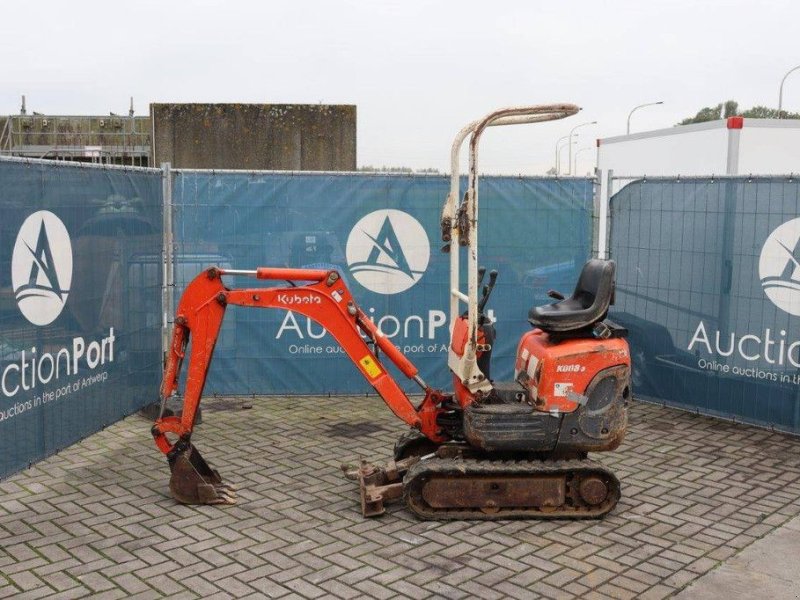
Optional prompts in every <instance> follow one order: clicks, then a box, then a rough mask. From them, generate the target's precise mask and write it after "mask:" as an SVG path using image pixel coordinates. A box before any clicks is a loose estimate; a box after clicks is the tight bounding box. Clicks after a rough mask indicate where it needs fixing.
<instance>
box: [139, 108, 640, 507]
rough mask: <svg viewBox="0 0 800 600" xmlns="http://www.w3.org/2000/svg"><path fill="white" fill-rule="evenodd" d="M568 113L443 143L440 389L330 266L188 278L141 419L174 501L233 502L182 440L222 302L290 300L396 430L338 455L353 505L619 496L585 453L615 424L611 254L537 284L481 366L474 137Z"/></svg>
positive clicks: (496, 120) (552, 502) (610, 442)
mask: <svg viewBox="0 0 800 600" xmlns="http://www.w3.org/2000/svg"><path fill="white" fill-rule="evenodd" d="M578 110H579V109H578V107H577V106H574V105H571V104H552V105H537V106H526V107H512V108H505V109H501V110H497V111H494V112H492V113H490V114H489V115H487V116H486V117H484V118H483V119H480V120H478V121H475V122H472V123H470V124H469V125H467V126H466V127H464V128H463V129H462V130H461V131H460V132H459V133H458V135H457V136H456V139H455V140H454V142H453V145H452V149H451V181H450V193H449V195H448V197H447V200H446V201H445V205H444V209H443V212H442V219H441V227H442V239H443V240H444V241H445V242H446V245H445V247H444V250H445V251H449V256H450V334H451V340H450V344H449V353H448V367H449V369H450V371H451V373H452V379H453V389H452V391H443V390H438V389H433V388H431V387H430V386H429V385H428V384H427V383H426V382H425V381H424V380H423V379H422V378H421V377H420V375H419V372H418V370H417V367H415V366H414V364H413V363H412V362H411V361H409V360H408V358H406V357H405V356H404V355H403V353H402V352H401V351H400V350H399V349H398V348H397V347H396V346H395V345H394V344H393V343H392V342H391V341H390V340H389V339H388V338H387V337H385V336H384V335H383V334H382V333H381V331H380V330H379V329H378V327H376V325H375V324H374V323H373V322H372V321H371V320H370V319H369V317H368V316H367V315H366V314H365V313H364V311H363V310H362V309H361V308H360V307H359V305H358V303H357V302H356V300H355V298H354V297H353V295H352V294H351V292H350V290H349V289H348V288H347V286H346V284H345V281H344V279H343V278H342V277H341V276H340V274H339V273H338V272H337V271H335V270H324V269H293V268H271V267H263V268H258V269H255V270H252V271H250V270H248V271H243V270H233V269H222V268H219V267H211V268H208V269H206V270H205V271H203V272H202V273H200V274H199V275H198V276H197V277H196V278H195V279H194V280H193V281H191V283H189V285H188V286H187V287H186V289H185V291H184V292H183V295H182V297H181V299H180V301H179V304H178V307H177V314H176V317H175V321H174V329H173V332H172V341H171V346H170V348H169V352H168V356H167V358H166V366H165V373H164V379H163V382H162V386H161V413H160V417H159V418H158V420H157V421H156V422H155V424H154V425H153V428H152V433H153V436H154V438H155V442H156V445H157V446H158V447H159V449H160V450H161V451H162V452H163V453H164V454H166V456H167V459H168V462H169V465H170V469H171V472H172V476H171V478H170V491H171V493H172V495H173V497H174V498H175V499H176V500H177V501H178V502H181V503H187V504H225V503H233V502H235V492H234V490H233V488H232V487H231V486H230V485H229V484H226V483H225V482H223V481H222V479H221V477H220V475H219V473H218V472H217V471H216V470H214V469H212V468H211V467H210V466H209V465H208V463H207V462H206V461H205V460H204V459H203V457H202V456H201V455H200V452H199V451H198V450H197V448H195V447H194V445H193V444H192V443H191V436H192V429H193V426H194V421H195V417H196V415H197V409H198V406H199V403H200V398H201V395H202V392H203V387H204V385H205V381H206V376H207V374H208V368H209V365H210V361H211V358H212V354H213V351H214V345H215V342H216V341H217V337H218V335H219V332H220V326H221V324H222V320H223V317H224V315H225V311H226V309H227V307H228V306H246V307H252V308H278V309H283V310H292V311H295V312H297V313H300V314H302V315H305V316H306V317H309V318H310V319H313V320H314V321H316V322H317V323H319V324H320V325H322V326H323V327H324V328H325V329H326V330H327V331H328V332H329V333H330V334H331V335H332V336H333V337H334V338H335V339H336V341H337V342H338V343H339V344H340V345H341V347H342V348H343V350H344V352H345V353H346V354H347V356H348V357H349V358H350V360H351V361H352V362H353V364H354V365H355V367H356V368H357V369H358V371H359V372H360V374H361V375H362V376H363V377H364V378H365V379H366V380H367V381H368V382H369V383H370V384H371V385H372V386H373V387H374V388H375V390H376V391H377V393H378V394H379V395H380V396H381V398H382V399H383V401H384V402H385V403H386V404H387V406H388V407H389V408H390V409H391V411H392V412H393V413H394V414H395V415H396V416H397V417H398V418H400V419H401V420H402V421H404V422H405V423H407V424H408V425H409V426H410V429H409V431H408V432H407V433H406V434H404V435H403V436H402V437H401V438H400V439H399V440H398V441H397V443H396V445H395V448H394V459H393V460H391V461H389V462H388V463H387V464H385V465H376V464H370V463H367V462H365V461H364V462H362V463H361V464H360V465H356V466H348V467H345V466H343V469H344V470H345V475H346V476H348V477H349V478H351V479H354V480H356V481H358V483H359V487H360V492H361V509H362V513H363V514H364V516H376V515H380V514H382V513H383V512H384V510H385V509H384V503H385V502H388V501H391V500H396V499H400V498H403V499H404V500H405V502H406V504H407V506H408V508H409V509H410V510H411V511H412V512H413V513H415V514H416V515H417V516H418V517H420V518H422V519H434V520H441V519H508V518H535V519H553V518H559V519H565V518H566V519H583V518H599V517H602V516H603V515H605V514H607V513H608V512H609V511H611V510H612V509H613V508H614V506H615V505H616V504H617V502H618V500H619V497H620V483H619V480H618V479H617V477H616V476H615V475H614V474H613V473H612V472H611V471H610V470H608V469H607V468H606V467H604V466H603V465H602V464H600V463H598V462H595V461H593V460H590V459H589V458H588V453H589V452H600V451H610V450H614V449H616V448H617V447H618V446H619V444H620V443H621V441H622V439H623V436H624V434H625V430H626V426H627V404H628V399H629V396H630V370H631V363H630V353H629V350H628V344H627V341H626V339H625V337H626V335H627V332H626V330H625V329H624V328H622V327H620V326H619V325H617V324H615V323H613V322H612V321H610V320H608V319H607V313H608V308H609V305H610V304H612V303H613V301H614V269H615V265H614V262H613V261H606V260H597V259H593V260H590V261H589V262H587V263H586V265H585V266H584V267H583V269H582V271H581V273H580V276H579V279H578V282H577V285H576V287H575V290H574V291H573V293H572V295H571V296H568V297H565V296H564V295H563V294H561V293H559V292H557V291H554V290H551V291H550V292H548V294H549V296H550V297H551V298H552V299H553V300H554V302H553V303H551V304H547V305H544V306H537V307H534V308H532V309H531V310H530V312H529V315H528V317H529V322H530V323H531V325H532V329H531V330H530V331H528V332H526V333H524V334H523V335H522V337H521V339H520V341H519V345H518V348H517V353H516V359H515V365H514V379H513V380H512V381H510V382H498V381H494V380H492V379H491V377H490V370H491V369H490V367H491V365H490V361H491V354H492V346H493V344H494V341H495V330H494V327H493V325H492V322H491V320H490V319H489V318H488V317H487V315H486V312H485V307H486V305H487V302H488V301H489V298H490V296H491V293H492V289H493V288H494V285H495V281H496V279H497V273H496V271H492V272H490V274H489V279H488V284H487V285H483V282H482V280H483V279H484V277H485V270H484V269H482V268H478V252H477V240H478V144H479V141H480V139H481V136H482V135H483V133H484V132H485V130H486V129H487V128H488V127H491V126H500V125H514V124H522V123H536V122H543V121H551V120H555V119H562V118H565V117H569V116H571V115H574V114H576V113H577V112H578ZM467 136H469V137H470V142H469V175H468V180H467V191H466V194H465V195H464V197H463V199H461V201H459V177H458V167H459V152H460V148H461V145H462V143H463V141H464V140H465V139H466V138H467ZM462 246H463V247H466V254H467V262H468V264H467V274H468V281H467V292H466V293H464V292H462V291H461V286H460V282H459V272H460V269H459V260H460V254H461V253H460V251H459V250H460V248H461V247H462ZM233 276H248V277H254V278H256V279H261V280H266V281H270V282H273V283H272V286H273V287H253V288H229V287H227V286H226V285H225V284H224V283H223V279H227V278H228V277H233ZM275 282H286V285H280V284H277V286H276V284H275ZM479 289H480V291H481V293H480V298H479ZM462 303H463V304H466V310H463V308H462ZM190 339H191V341H192V346H191V353H190V357H189V360H188V368H187V373H186V381H185V386H184V393H183V411H182V413H181V414H180V416H175V415H171V414H169V411H166V410H165V407H166V401H167V399H168V398H169V397H171V396H172V395H174V394H176V393H177V392H178V378H179V374H180V370H181V365H182V363H183V361H184V357H185V353H186V350H187V344H188V343H189V340H190ZM379 353H382V354H383V358H379ZM386 360H388V361H390V362H391V363H392V364H394V365H395V366H396V367H397V368H398V369H399V370H400V371H401V372H402V373H403V375H405V376H406V377H408V378H409V379H411V380H413V381H414V382H415V383H416V384H417V385H418V386H419V387H420V389H421V391H422V394H423V396H422V400H421V401H419V402H417V403H416V404H415V403H413V402H412V400H411V398H409V396H408V395H406V393H405V392H404V391H403V389H402V388H401V387H400V385H398V383H397V381H395V379H394V378H393V377H392V376H391V375H390V374H389V372H388V371H387V369H386V366H385V365H384V361H386Z"/></svg>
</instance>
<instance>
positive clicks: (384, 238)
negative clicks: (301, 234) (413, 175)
mask: <svg viewBox="0 0 800 600" xmlns="http://www.w3.org/2000/svg"><path fill="white" fill-rule="evenodd" d="M345 252H346V255H347V265H348V267H349V268H350V273H352V274H353V277H355V279H356V281H358V283H360V284H361V285H363V286H364V287H365V288H367V289H368V290H370V291H372V292H376V293H378V294H398V293H400V292H404V291H406V290H407V289H409V288H410V287H411V286H413V285H414V284H415V283H417V282H418V281H419V280H420V279H421V278H422V275H423V273H425V269H427V268H428V261H429V260H430V255H431V247H430V244H429V242H428V236H427V234H426V233H425V229H424V228H423V227H422V225H420V223H419V221H417V220H416V219H415V218H414V217H412V216H411V215H409V214H408V213H405V212H403V211H400V210H394V209H384V210H376V211H374V212H371V213H369V214H368V215H366V216H365V217H363V218H362V219H361V220H360V221H358V223H356V224H355V227H353V229H352V231H351V232H350V235H349V236H348V238H347V249H346V251H345Z"/></svg>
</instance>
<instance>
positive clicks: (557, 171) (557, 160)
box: [556, 134, 569, 175]
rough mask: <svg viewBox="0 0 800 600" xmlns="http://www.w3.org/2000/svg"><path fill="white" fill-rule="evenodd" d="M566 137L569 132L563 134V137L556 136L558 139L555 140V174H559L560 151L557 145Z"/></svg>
mask: <svg viewBox="0 0 800 600" xmlns="http://www.w3.org/2000/svg"><path fill="white" fill-rule="evenodd" d="M568 137H569V134H567V135H565V136H564V137H560V138H558V140H557V141H556V175H561V159H560V157H561V153H560V150H559V145H560V144H561V142H563V141H564V140H565V139H567V138H568Z"/></svg>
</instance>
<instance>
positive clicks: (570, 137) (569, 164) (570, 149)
mask: <svg viewBox="0 0 800 600" xmlns="http://www.w3.org/2000/svg"><path fill="white" fill-rule="evenodd" d="M585 125H597V121H587V122H586V123H581V124H580V125H575V127H573V128H572V130H571V131H570V132H569V139H570V145H569V162H568V163H567V169H568V171H567V175H572V133H573V132H574V131H575V130H576V129H578V128H579V127H583V126H585Z"/></svg>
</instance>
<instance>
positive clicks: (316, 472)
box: [0, 397, 800, 599]
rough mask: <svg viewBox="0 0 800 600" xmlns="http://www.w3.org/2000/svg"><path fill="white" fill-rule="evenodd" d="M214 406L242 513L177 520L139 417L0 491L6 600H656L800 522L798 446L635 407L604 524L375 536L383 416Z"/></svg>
mask: <svg viewBox="0 0 800 600" xmlns="http://www.w3.org/2000/svg"><path fill="white" fill-rule="evenodd" d="M205 407H206V410H205V413H204V418H205V422H204V424H203V425H201V426H200V427H198V429H197V432H196V435H195V439H194V441H195V442H196V444H197V445H198V447H199V448H200V449H201V450H202V452H203V454H204V456H205V457H206V459H207V460H209V462H211V463H212V465H214V466H216V467H218V468H219V469H220V471H221V472H222V474H223V477H224V478H225V479H226V480H227V481H230V482H232V483H234V484H236V485H237V486H238V488H239V498H240V502H239V504H238V505H237V506H232V507H187V506H178V505H176V504H175V503H174V502H173V501H172V499H171V498H170V497H169V496H168V490H167V481H168V473H169V470H168V467H167V465H166V461H165V460H164V459H163V458H162V457H161V455H160V453H158V452H157V450H156V449H155V447H154V446H153V444H152V440H151V438H150V435H149V425H148V423H147V422H146V421H145V420H144V419H143V418H141V417H139V416H132V417H129V418H128V419H126V420H125V421H123V422H121V423H118V424H116V425H114V426H112V427H109V428H108V429H106V430H105V431H103V432H101V433H98V434H96V435H94V436H92V437H90V438H88V439H87V440H85V441H84V442H82V443H80V444H77V445H75V446H73V447H71V448H69V449H67V450H65V451H63V452H61V453H60V454H59V455H57V456H55V457H52V458H50V459H48V460H46V461H44V462H42V463H39V464H37V465H36V466H34V467H33V468H31V469H28V470H27V471H25V472H23V473H19V474H17V475H15V476H12V477H10V478H8V479H6V480H5V481H3V482H0V597H14V598H42V597H47V598H75V597H82V596H87V595H91V596H95V597H99V598H128V597H136V598H157V597H161V596H169V597H172V598H199V597H202V598H227V597H248V596H249V597H253V598H257V597H285V598H292V597H293V598H297V597H303V598H316V597H340V598H355V597H373V598H390V597H411V598H415V599H421V598H427V597H443V598H466V597H471V598H474V597H479V598H506V597H508V598H526V599H527V598H532V597H546V598H573V597H576V598H589V599H590V598H615V599H625V598H643V599H655V598H663V597H667V596H669V595H671V594H673V593H674V592H676V591H677V590H679V589H680V588H682V587H684V586H686V585H687V584H688V583H690V582H691V581H693V580H694V579H696V578H698V577H700V576H701V575H702V574H704V573H706V572H707V571H709V570H710V569H712V568H714V567H715V566H716V565H717V564H718V563H720V561H725V560H726V559H728V558H729V557H731V556H733V555H734V554H735V553H737V552H738V551H739V550H741V549H742V548H745V547H746V546H748V545H749V544H751V543H753V542H754V541H755V540H756V539H758V538H760V537H762V536H764V535H765V534H767V533H769V532H771V531H772V530H773V529H775V528H776V527H778V526H779V525H781V524H783V523H785V522H786V521H788V520H789V519H790V518H791V517H792V516H794V515H797V514H798V513H800V454H799V453H798V450H800V440H797V439H793V438H789V437H786V436H783V435H779V434H774V433H770V432H768V431H764V430H759V429H755V428H751V427H746V426H741V425H733V424H730V423H722V422H719V421H715V420H713V419H709V418H704V417H698V416H694V415H690V414H687V413H682V412H678V411H674V410H668V409H664V408H660V407H656V406H652V405H645V404H635V405H634V406H633V408H632V411H631V428H630V431H629V435H628V438H627V440H626V442H625V443H624V445H623V446H622V448H621V449H620V451H618V452H616V453H611V454H607V455H603V456H602V457H600V458H601V460H603V462H605V463H606V464H608V465H610V466H611V467H612V468H613V469H614V470H615V471H616V472H617V474H618V475H619V477H620V479H621V480H622V483H623V500H622V501H621V502H620V504H619V506H618V507H617V508H616V509H615V511H614V512H613V513H612V514H611V515H610V516H609V517H607V518H606V519H605V520H603V521H581V522H568V521H559V522H531V521H527V522H526V521H501V522H444V523H438V522H422V521H417V520H416V519H415V518H414V517H413V516H412V515H411V514H409V512H408V511H406V510H405V508H404V507H403V506H402V505H400V504H398V505H393V506H392V507H390V510H389V511H388V514H386V515H385V516H384V517H382V518H380V519H373V520H364V519H362V517H361V515H360V512H359V503H358V492H357V489H356V486H355V485H354V484H353V482H350V481H347V480H345V479H344V478H343V477H342V475H341V472H340V471H339V464H340V463H341V462H343V461H349V460H352V459H353V458H355V457H357V456H358V455H359V454H361V455H363V456H365V457H369V458H371V459H385V458H387V457H388V456H389V453H390V449H391V447H392V444H393V442H394V439H395V438H396V437H397V435H399V434H400V433H401V432H402V431H403V428H402V426H401V425H400V424H399V422H398V421H397V420H396V419H395V418H394V417H393V416H392V415H391V413H390V412H389V410H388V409H387V408H386V407H385V406H384V405H383V403H382V402H381V401H380V400H379V399H377V398H375V397H368V398H364V397H349V398H325V397H307V398H275V397H272V398H262V399H256V400H255V401H254V402H253V408H252V409H249V410H244V409H243V407H244V403H243V401H241V400H227V401H223V400H213V401H210V402H207V403H206V405H205ZM222 407H228V408H230V409H231V410H220V409H221V408H222ZM756 595H757V594H756Z"/></svg>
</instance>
